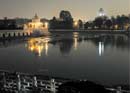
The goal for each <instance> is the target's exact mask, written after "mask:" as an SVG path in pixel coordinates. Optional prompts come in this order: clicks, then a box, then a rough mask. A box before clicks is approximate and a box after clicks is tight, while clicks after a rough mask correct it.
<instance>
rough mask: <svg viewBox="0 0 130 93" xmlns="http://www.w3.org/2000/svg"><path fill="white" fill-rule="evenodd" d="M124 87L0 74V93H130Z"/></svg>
mask: <svg viewBox="0 0 130 93" xmlns="http://www.w3.org/2000/svg"><path fill="white" fill-rule="evenodd" d="M129 90H130V88H129V86H128V85H126V86H123V85H122V86H121V85H120V86H111V87H110V86H103V85H100V84H96V83H94V82H92V81H88V80H72V79H64V78H57V77H48V76H43V75H32V74H26V73H18V72H7V71H6V72H5V71H1V72H0V93H130V91H129Z"/></svg>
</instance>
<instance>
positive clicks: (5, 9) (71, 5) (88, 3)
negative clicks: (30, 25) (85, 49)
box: [0, 0, 130, 20]
mask: <svg viewBox="0 0 130 93" xmlns="http://www.w3.org/2000/svg"><path fill="white" fill-rule="evenodd" d="M100 8H103V9H104V10H105V11H106V14H107V15H108V16H112V15H114V16H115V15H121V14H130V0H0V18H3V17H5V16H6V17H9V18H14V17H24V18H32V17H33V16H34V14H35V13H37V14H38V15H39V17H42V18H48V19H50V18H52V17H53V16H56V17H58V16H59V12H60V11H61V10H69V11H70V12H71V15H72V16H73V18H75V19H82V20H90V19H91V20H92V19H93V18H94V17H95V16H97V12H98V10H99V9H100Z"/></svg>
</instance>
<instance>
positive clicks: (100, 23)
mask: <svg viewBox="0 0 130 93" xmlns="http://www.w3.org/2000/svg"><path fill="white" fill-rule="evenodd" d="M103 22H104V20H103V18H102V17H97V18H96V19H95V20H94V24H95V26H96V27H98V28H99V29H101V28H102V26H103Z"/></svg>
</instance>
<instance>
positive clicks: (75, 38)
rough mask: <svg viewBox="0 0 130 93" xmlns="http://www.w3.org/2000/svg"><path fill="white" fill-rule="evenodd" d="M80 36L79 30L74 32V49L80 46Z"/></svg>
mask: <svg viewBox="0 0 130 93" xmlns="http://www.w3.org/2000/svg"><path fill="white" fill-rule="evenodd" d="M78 36H79V33H77V32H74V33H73V37H74V38H73V39H74V49H75V50H77V47H78Z"/></svg>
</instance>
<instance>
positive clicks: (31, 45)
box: [28, 38, 49, 56]
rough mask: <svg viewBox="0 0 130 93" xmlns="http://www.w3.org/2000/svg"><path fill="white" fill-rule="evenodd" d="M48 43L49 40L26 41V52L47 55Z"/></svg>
mask: <svg viewBox="0 0 130 93" xmlns="http://www.w3.org/2000/svg"><path fill="white" fill-rule="evenodd" d="M48 42H49V38H44V39H41V38H35V39H30V40H29V41H28V50H30V51H31V52H33V53H35V54H36V55H38V56H41V54H42V52H43V51H45V55H48Z"/></svg>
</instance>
